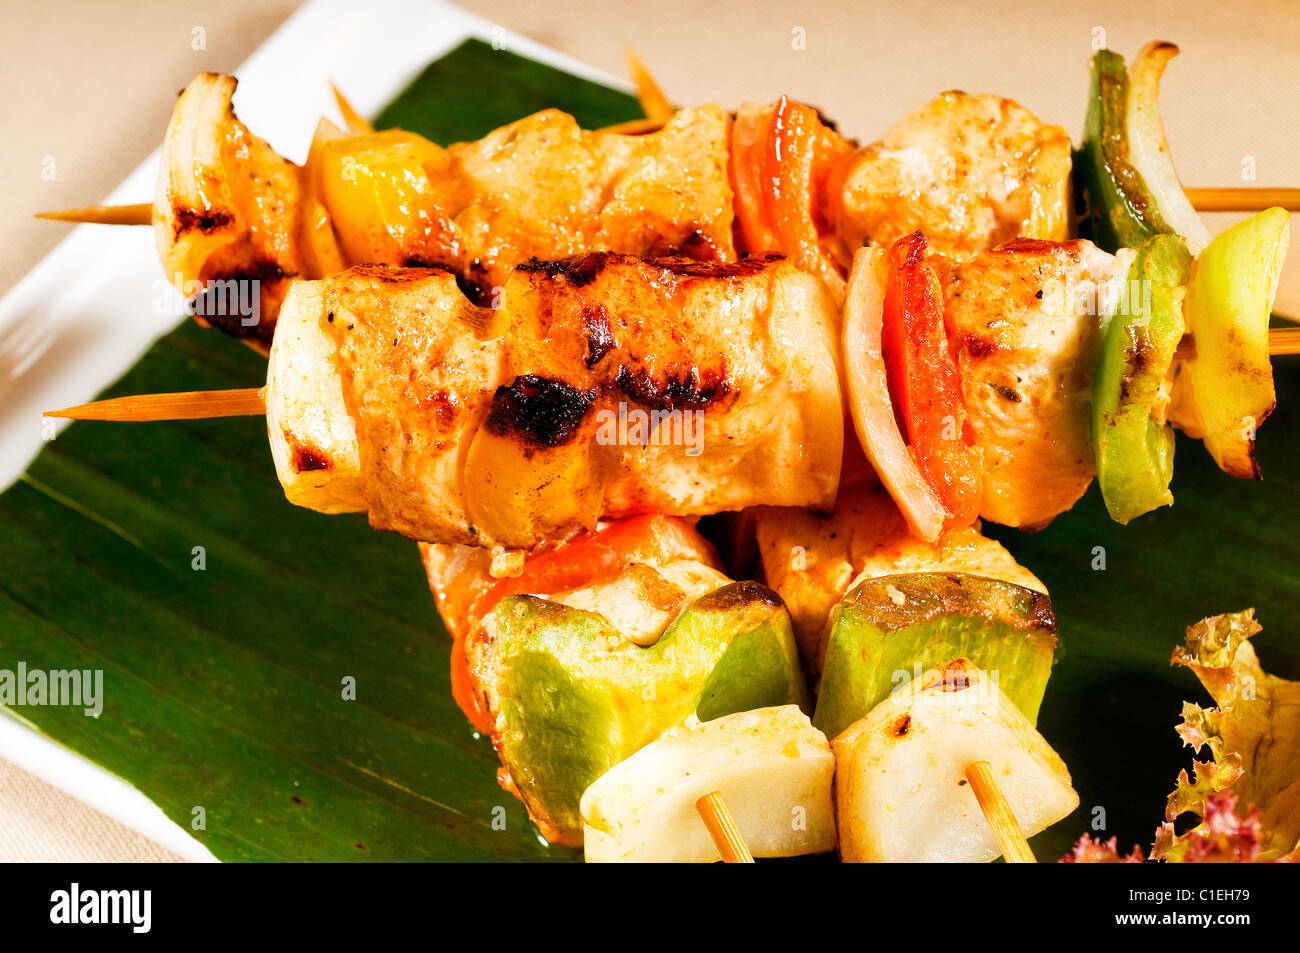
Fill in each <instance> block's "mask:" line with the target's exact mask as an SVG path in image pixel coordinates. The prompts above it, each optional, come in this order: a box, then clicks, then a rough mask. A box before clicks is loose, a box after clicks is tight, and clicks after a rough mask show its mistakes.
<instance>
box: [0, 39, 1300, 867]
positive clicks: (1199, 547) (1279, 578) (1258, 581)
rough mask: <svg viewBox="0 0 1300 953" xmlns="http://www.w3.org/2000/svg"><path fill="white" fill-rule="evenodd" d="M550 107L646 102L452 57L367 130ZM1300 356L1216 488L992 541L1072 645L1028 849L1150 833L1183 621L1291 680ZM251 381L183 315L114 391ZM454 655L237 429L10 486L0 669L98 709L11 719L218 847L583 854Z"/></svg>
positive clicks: (428, 617) (1057, 690)
mask: <svg viewBox="0 0 1300 953" xmlns="http://www.w3.org/2000/svg"><path fill="white" fill-rule="evenodd" d="M549 105H555V106H558V107H560V108H563V109H566V110H568V111H571V112H574V113H575V115H577V117H578V119H579V121H581V122H582V123H583V124H584V125H586V126H589V127H591V126H600V125H605V124H608V123H612V122H617V121H619V120H623V119H628V118H632V117H634V116H635V115H636V114H637V110H636V106H635V103H634V101H633V100H632V99H631V97H629V96H627V95H625V94H623V93H618V92H614V91H610V90H606V89H603V88H602V87H600V86H596V85H594V84H591V83H588V82H586V81H582V80H577V79H574V78H573V77H570V76H567V75H566V74H564V73H561V72H558V71H556V70H553V69H551V68H549V67H545V66H541V65H539V64H536V63H533V62H530V61H528V60H524V59H522V58H520V57H517V56H514V55H513V54H510V53H506V52H504V51H493V50H492V49H491V48H490V47H488V46H487V45H485V44H481V43H469V44H466V45H464V46H462V47H460V48H458V49H457V50H455V51H453V52H451V53H450V54H448V55H447V56H446V57H444V58H443V59H441V60H439V61H438V62H436V63H434V64H433V65H432V66H430V67H429V69H428V70H426V71H425V73H424V74H423V75H422V76H421V77H420V78H419V79H418V80H417V81H416V83H415V84H414V85H413V87H412V88H411V89H410V90H408V91H407V92H406V93H405V94H403V96H402V97H401V98H400V99H399V100H398V102H396V103H395V104H394V105H392V106H390V107H389V108H388V109H387V110H385V111H384V113H383V114H382V115H381V117H380V119H379V124H380V125H402V126H403V127H405V128H408V129H412V130H414V131H418V132H421V133H424V134H427V135H429V136H431V137H432V138H435V139H437V140H439V141H443V142H449V141H453V140H465V139H471V138H474V137H476V136H479V135H481V134H483V133H484V132H486V131H487V130H488V129H490V128H492V127H495V126H497V125H500V124H502V123H504V122H508V121H510V120H513V119H517V118H519V117H521V116H523V115H526V114H527V113H529V112H531V111H533V110H536V109H539V108H542V107H544V106H549ZM1298 372H1300V368H1295V367H1294V366H1288V363H1287V362H1285V361H1280V362H1278V382H1277V384H1278V411H1277V413H1276V414H1275V415H1274V417H1273V418H1271V419H1270V420H1269V422H1268V424H1267V425H1266V426H1265V427H1264V428H1263V430H1262V431H1261V433H1260V441H1259V451H1260V460H1261V465H1262V468H1263V471H1264V476H1265V481H1264V482H1263V483H1262V484H1258V483H1246V482H1239V481H1234V480H1232V479H1231V478H1229V477H1226V476H1224V475H1222V474H1221V473H1219V472H1218V471H1217V470H1216V469H1215V468H1214V465H1213V463H1212V462H1211V461H1210V460H1209V457H1208V455H1206V454H1205V452H1204V451H1203V450H1202V449H1201V448H1200V447H1199V446H1196V445H1192V444H1191V443H1190V442H1188V443H1187V445H1186V446H1184V447H1182V448H1180V451H1179V454H1178V460H1179V466H1178V472H1177V474H1176V475H1175V478H1174V485H1173V490H1174V494H1175V497H1176V500H1177V502H1176V504H1175V506H1174V507H1173V508H1172V509H1168V510H1163V511H1160V512H1158V513H1152V514H1149V515H1148V516H1144V517H1141V518H1140V519H1138V520H1135V521H1134V522H1133V523H1132V524H1130V525H1129V526H1128V527H1119V526H1116V525H1114V524H1112V523H1111V522H1110V521H1109V520H1108V519H1107V518H1106V514H1105V509H1104V507H1103V506H1102V505H1101V501H1100V498H1099V496H1098V495H1097V493H1096V491H1095V490H1094V491H1093V492H1091V493H1090V494H1089V495H1088V497H1087V498H1085V500H1084V501H1083V502H1081V503H1080V504H1079V505H1078V506H1077V507H1076V508H1075V509H1074V511H1072V512H1071V513H1069V514H1067V515H1066V516H1064V517H1062V518H1061V519H1059V520H1057V521H1056V522H1055V523H1054V524H1053V525H1052V526H1051V527H1049V528H1048V529H1047V530H1046V531H1044V532H1041V533H1038V534H1032V535H1031V534H1023V533H1017V532H1015V531H1013V530H999V531H998V535H999V536H1000V537H1001V538H1003V539H1004V540H1005V541H1006V542H1007V544H1008V545H1009V546H1010V547H1011V548H1012V549H1013V551H1015V552H1016V554H1017V556H1018V557H1019V558H1020V559H1022V561H1024V562H1025V563H1026V564H1027V565H1028V566H1030V567H1031V568H1032V569H1033V570H1034V571H1035V572H1036V573H1037V574H1038V575H1039V576H1040V577H1041V578H1042V579H1043V580H1044V582H1046V583H1047V584H1048V586H1049V587H1050V589H1051V591H1052V595H1053V601H1054V605H1055V608H1056V614H1057V622H1058V626H1059V633H1060V636H1061V639H1062V643H1063V652H1062V655H1061V658H1060V660H1059V661H1058V663H1057V667H1056V669H1055V673H1054V675H1053V677H1052V680H1051V682H1050V683H1049V685H1048V688H1047V697H1046V699H1045V701H1044V704H1043V709H1042V713H1041V715H1040V719H1039V727H1040V729H1041V730H1042V731H1043V732H1044V733H1045V734H1046V735H1047V737H1048V739H1049V740H1050V741H1051V742H1052V743H1053V744H1054V745H1056V746H1057V747H1058V750H1059V751H1060V752H1061V755H1062V756H1063V757H1064V758H1065V760H1066V762H1067V764H1069V766H1070V769H1071V771H1072V773H1073V775H1074V779H1075V783H1076V786H1077V787H1078V789H1079V792H1080V796H1081V799H1082V806H1081V808H1080V810H1079V811H1078V812H1076V813H1075V814H1074V815H1073V816H1071V817H1070V818H1068V819H1067V820H1065V821H1063V822H1062V823H1061V824H1059V825H1057V827H1056V828H1054V829H1053V830H1052V831H1049V832H1047V833H1045V834H1043V835H1040V837H1039V838H1037V839H1036V847H1037V849H1038V852H1039V856H1040V857H1041V858H1043V859H1051V858H1054V857H1056V856H1058V855H1059V854H1060V853H1063V852H1064V851H1065V850H1066V848H1067V847H1068V846H1069V844H1070V843H1071V842H1072V841H1073V840H1074V838H1075V837H1076V836H1077V835H1078V834H1079V833H1082V832H1083V831H1084V830H1091V831H1092V832H1093V833H1094V834H1102V835H1105V836H1110V835H1111V834H1117V835H1118V836H1119V838H1120V841H1121V843H1122V844H1124V845H1127V844H1129V843H1131V842H1139V843H1142V844H1144V845H1145V844H1148V843H1149V841H1150V838H1151V835H1152V832H1153V831H1154V828H1155V826H1156V824H1157V822H1158V821H1159V820H1160V815H1161V811H1162V809H1163V805H1164V799H1165V795H1166V794H1167V793H1168V791H1169V790H1170V789H1171V788H1172V786H1173V782H1174V777H1175V775H1176V773H1177V770H1178V769H1179V768H1180V767H1182V766H1184V765H1185V764H1187V763H1188V761H1189V755H1188V752H1186V751H1185V750H1184V749H1180V746H1179V742H1178V740H1177V738H1176V737H1175V735H1174V730H1173V729H1174V725H1175V723H1176V722H1177V721H1178V716H1179V710H1180V705H1181V701H1182V699H1184V698H1201V697H1203V696H1202V693H1201V690H1200V688H1199V687H1198V686H1197V685H1196V683H1195V680H1194V679H1193V677H1192V676H1191V675H1190V674H1188V673H1186V672H1183V671H1174V670H1172V669H1171V668H1170V667H1169V654H1170V652H1171V651H1172V649H1173V647H1174V645H1175V644H1177V643H1178V642H1179V641H1180V640H1181V637H1182V630H1183V627H1184V626H1186V625H1188V624H1190V623H1192V622H1195V621H1196V620H1198V619H1200V618H1201V617H1202V616H1205V615H1208V614H1210V613H1213V612H1222V611H1226V610H1232V609H1239V608H1243V607H1245V606H1255V607H1256V608H1257V609H1258V612H1259V618H1260V621H1261V622H1262V623H1263V625H1264V628H1265V631H1264V632H1263V633H1262V634H1261V635H1259V636H1257V637H1256V639H1255V642H1256V643H1257V647H1258V649H1259V652H1260V655H1261V658H1262V659H1263V660H1264V663H1265V665H1266V667H1268V666H1271V667H1272V669H1273V670H1274V671H1276V672H1277V673H1278V674H1281V675H1285V676H1288V677H1292V678H1294V677H1297V675H1300V651H1298V646H1297V643H1296V641H1295V639H1294V638H1293V633H1294V632H1295V631H1296V630H1297V627H1296V626H1295V624H1294V623H1293V620H1292V619H1291V617H1290V615H1289V613H1288V611H1287V610H1288V609H1290V608H1291V607H1293V606H1295V605H1297V595H1298V594H1300V592H1298V591H1297V590H1300V579H1298V578H1297V569H1296V567H1297V566H1300V540H1298V538H1297V534H1296V533H1295V531H1294V529H1293V523H1294V520H1295V516H1296V512H1297V510H1296V507H1297V503H1296V501H1297V500H1300V486H1297V480H1296V478H1295V475H1294V463H1293V459H1292V457H1293V455H1292V454H1290V453H1289V451H1288V446H1287V445H1288V439H1287V437H1288V435H1290V434H1294V433H1296V430H1297V428H1300V419H1297V414H1296V413H1295V408H1296V407H1297V402H1298V401H1300V373H1298ZM264 376H265V364H264V362H263V361H262V360H261V359H260V358H258V357H257V356H256V355H255V354H253V353H252V352H251V351H249V350H248V349H246V348H244V347H243V346H242V345H240V344H238V343H237V342H235V341H232V340H230V339H228V338H225V337H223V336H221V335H219V334H217V333H215V332H211V331H203V330H201V329H199V328H198V327H196V326H195V325H193V324H189V323H187V324H186V325H185V326H183V327H181V328H180V329H179V330H177V331H175V332H174V333H172V334H171V335H169V336H168V337H166V338H165V339H163V340H162V341H160V342H159V343H158V344H157V345H156V346H155V347H154V348H153V349H152V350H151V351H150V352H149V353H148V354H147V355H146V356H145V357H144V358H143V360H142V361H141V362H140V363H139V364H138V365H137V366H136V367H135V368H134V369H133V370H132V371H130V372H129V373H128V374H127V375H126V377H124V378H123V379H122V380H121V381H120V382H119V383H118V384H116V385H115V386H114V387H113V388H111V390H110V391H109V395H115V394H128V393H143V392H151V391H173V390H189V389H197V388H223V387H248V386H256V385H258V384H260V383H262V381H263V378H264ZM199 546H201V547H203V553H204V558H205V560H206V568H205V569H202V570H196V569H194V568H193V564H194V560H195V558H196V557H195V549H194V548H195V547H199ZM1096 547H1103V548H1104V551H1105V560H1106V568H1105V570H1103V571H1094V570H1093V569H1092V565H1093V563H1094V560H1095V559H1096V557H1097V551H1096ZM449 647H450V643H449V640H448V639H447V637H446V635H445V632H444V631H443V629H442V627H441V625H440V624H439V622H438V620H437V618H436V615H435V613H434V610H433V605H432V600H431V598H430V596H429V594H428V590H427V588H426V586H425V581H424V575H423V572H422V570H421V567H420V564H419V559H418V556H417V553H416V550H415V547H414V546H413V545H412V544H411V543H410V542H408V541H406V540H403V539H401V538H399V537H397V536H395V535H392V534H386V533H376V532H374V531H372V530H371V529H370V528H369V527H368V526H367V525H366V522H365V520H364V518H362V517H354V516H323V515H320V514H316V513H311V512H307V511H305V510H300V509H296V508H295V507H292V506H290V505H289V504H287V503H286V502H285V501H284V497H283V494H282V493H281V491H280V487H279V484H278V483H277V481H276V479H275V474H274V470H273V468H272V465H271V461H270V454H269V452H268V449H267V445H266V434H265V428H264V426H262V424H261V423H260V422H259V421H258V420H257V419H255V418H236V419H230V420H214V421H192V422H178V423H171V424H94V423H79V424H74V425H72V426H71V427H69V428H68V429H67V430H66V431H64V432H63V433H62V434H61V435H60V436H59V437H58V439H57V440H55V441H53V442H51V443H50V445H49V446H48V448H47V449H46V450H45V451H44V452H43V453H42V454H41V456H40V457H39V458H38V459H37V460H36V462H35V463H34V464H33V465H32V467H31V469H30V471H29V472H28V474H27V475H26V476H25V477H24V478H23V479H22V480H20V481H19V482H18V483H17V484H15V486H14V487H12V488H11V489H10V490H8V491H7V492H6V493H4V494H3V495H2V496H0V669H11V670H12V669H14V668H16V666H17V664H18V662H19V661H24V662H25V663H26V664H27V666H28V668H29V669H73V668H77V669H85V668H92V669H96V668H97V669H102V670H103V671H104V710H103V712H102V714H101V715H100V716H99V717H98V718H91V717H87V716H85V715H84V714H82V712H81V709H79V708H78V709H70V708H58V707H34V706H28V707H23V708H21V709H18V710H17V712H16V713H17V714H19V715H21V717H23V718H25V719H27V720H28V721H30V722H31V723H32V724H34V725H35V726H36V727H37V728H39V729H40V730H41V731H43V732H45V733H46V734H48V735H49V736H51V737H53V738H55V739H57V740H58V741H60V742H62V743H63V744H65V745H67V746H68V747H70V748H72V749H74V750H76V751H78V752H80V753H82V754H84V755H86V756H87V757H89V758H91V759H92V760H94V761H96V762H98V763H99V764H101V765H103V766H104V767H106V768H107V769H108V770H110V771H112V772H114V773H115V774H117V775H119V776H121V777H123V778H125V779H127V780H128V781H130V782H131V783H132V784H134V785H135V786H136V787H138V788H139V789H140V790H141V791H143V792H144V793H145V794H146V795H147V796H148V797H150V798H151V799H152V800H154V801H155V802H156V803H157V804H158V805H159V806H161V807H162V808H163V810H164V811H166V812H167V814H168V815H169V816H170V817H172V818H173V819H174V820H176V822H177V823H179V824H181V825H182V826H183V827H185V828H186V829H187V830H189V829H191V820H192V818H193V811H194V808H196V807H202V808H203V809H204V813H205V815H206V817H205V820H206V827H205V829H203V830H195V831H193V833H194V836H195V837H197V838H198V839H199V840H201V841H202V842H203V843H204V844H205V845H207V847H208V848H209V849H210V850H211V851H212V852H213V853H214V854H216V856H218V857H219V858H221V859H223V860H321V861H329V860H426V859H439V860H466V861H469V860H501V859H519V860H567V859H576V858H577V857H578V856H579V853H578V852H575V851H571V850H565V849H558V848H552V847H547V846H545V845H544V844H542V843H541V842H540V840H539V838H538V836H537V834H536V833H535V832H534V830H533V829H532V827H531V826H530V825H529V824H528V822H527V819H526V817H525V815H524V812H523V810H522V808H521V807H520V806H519V805H518V803H517V802H516V801H515V800H514V799H513V798H512V797H510V796H508V795H506V794H504V793H503V792H502V791H501V790H500V789H499V788H498V787H497V785H496V782H495V771H496V764H497V762H496V757H495V755H494V754H493V752H492V749H491V746H490V745H489V744H488V743H487V742H486V741H484V740H481V739H477V738H475V737H474V736H473V735H472V733H471V731H470V729H469V727H468V726H467V724H466V722H465V719H464V717H463V716H462V715H461V714H460V712H459V711H458V710H457V709H456V707H455V705H454V703H453V702H452V700H451V693H450V689H449V684H448V654H449ZM348 677H351V678H353V679H355V683H356V700H355V701H348V700H345V699H344V698H343V686H344V679H345V678H348ZM1096 808H1100V809H1102V810H1103V811H1104V812H1105V818H1104V819H1105V827H1104V829H1102V830H1097V829H1096V828H1094V827H1093V826H1092V820H1093V818H1094V816H1097V815H1096V812H1095V809H1096ZM502 818H503V819H504V822H505V826H504V829H499V828H500V827H501V823H500V820H501V819H502Z"/></svg>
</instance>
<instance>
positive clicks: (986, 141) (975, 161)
mask: <svg viewBox="0 0 1300 953" xmlns="http://www.w3.org/2000/svg"><path fill="white" fill-rule="evenodd" d="M1069 196H1070V137H1069V136H1068V135H1067V134H1066V132H1065V130H1064V129H1062V128H1060V127H1059V126H1049V125H1047V124H1045V123H1043V122H1041V121H1039V120H1038V119H1037V118H1036V117H1035V116H1034V115H1033V114H1032V113H1030V112H1029V111H1028V110H1027V109H1025V108H1024V107H1023V106H1020V105H1019V104H1017V103H1016V102H1014V101H1012V100H1010V99H1003V98H1001V97H1000V96H987V95H981V96H974V95H970V94H967V93H962V92H955V91H954V92H947V93H944V94H943V95H942V96H939V97H938V98H937V99H935V100H933V101H932V102H930V103H929V104H927V105H925V106H923V107H921V108H920V109H918V110H917V111H916V112H913V113H911V114H910V115H908V116H907V117H906V118H904V119H903V120H902V121H901V122H900V123H898V125H896V126H894V128H893V129H891V130H890V131H889V132H888V133H886V134H885V137H884V138H883V139H881V140H879V141H878V142H874V143H872V144H871V145H869V146H866V147H865V148H863V149H860V150H858V151H857V152H856V153H853V154H852V155H850V156H848V157H847V158H846V159H845V160H843V161H842V162H841V163H840V165H839V167H838V168H837V169H836V170H835V172H834V173H832V175H831V178H830V181H829V182H828V185H827V189H826V192H825V194H824V196H823V211H824V214H825V216H826V218H827V220H828V221H829V222H831V223H832V224H833V226H834V227H835V230H836V232H837V233H838V234H839V237H840V238H841V239H842V240H843V242H844V245H845V247H846V248H847V249H849V250H850V252H851V250H852V249H854V248H859V247H861V246H862V245H864V244H871V245H891V244H893V243H894V242H895V241H897V240H898V239H900V238H902V237H903V236H904V235H909V234H911V233H912V232H914V231H916V230H917V229H921V230H923V231H924V232H925V234H926V236H927V237H928V238H929V239H930V248H931V250H932V251H934V252H936V253H938V254H943V255H949V256H952V257H954V258H967V257H969V256H971V255H973V254H975V253H976V252H979V251H984V250H985V249H988V248H992V247H993V246H994V245H997V244H998V243H1000V242H1003V241H1005V240H1007V239H1010V238H1015V237H1025V238H1041V239H1048V240H1052V241H1062V240H1064V239H1065V238H1066V236H1067V233H1068V228H1069ZM842 264H843V265H844V266H845V267H848V264H849V262H848V261H847V260H846V261H844V262H842Z"/></svg>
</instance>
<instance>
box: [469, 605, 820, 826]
mask: <svg viewBox="0 0 1300 953" xmlns="http://www.w3.org/2000/svg"><path fill="white" fill-rule="evenodd" d="M489 619H490V622H489V623H488V624H485V631H486V632H488V633H489V638H488V639H487V641H486V642H484V643H482V644H481V645H471V649H470V651H471V652H472V653H486V655H483V656H481V657H479V658H472V659H471V661H472V662H473V663H475V667H476V668H477V669H478V670H479V671H482V672H485V673H486V677H485V679H484V682H485V684H484V691H485V693H486V694H487V696H488V702H489V709H490V710H491V712H492V714H493V716H494V717H495V718H496V720H497V722H498V725H499V726H501V727H499V729H498V730H497V731H496V732H494V737H493V739H492V740H493V743H494V744H495V745H496V747H497V751H498V752H499V754H500V755H501V761H502V763H503V764H504V765H505V767H506V770H507V771H508V772H509V773H510V776H511V778H512V780H513V781H514V785H515V788H516V789H517V790H518V791H519V793H520V796H521V797H522V798H523V800H524V803H525V804H527V805H528V809H529V813H530V814H531V815H532V816H533V818H534V819H535V820H537V821H538V822H539V824H541V825H542V826H543V827H544V828H548V829H549V831H548V832H549V833H552V834H558V835H559V838H560V839H561V840H563V841H565V842H567V843H577V842H580V840H581V835H582V829H583V828H582V818H581V816H580V814H579V811H578V802H579V800H580V799H581V798H582V793H583V792H584V791H585V790H586V789H587V787H588V786H590V784H591V783H592V782H593V781H595V780H596V779H597V778H598V777H600V776H601V775H602V774H604V773H605V772H606V771H607V770H609V769H610V768H611V767H613V766H614V765H615V764H617V763H618V762H620V761H622V760H624V759H625V758H628V757H629V756H631V755H632V754H634V753H635V752H636V751H637V750H639V749H640V748H642V747H644V746H645V745H647V744H649V743H650V742H651V741H653V740H655V739H656V738H658V737H659V736H660V735H661V734H663V733H664V732H665V731H667V730H668V729H669V728H673V727H676V726H678V725H680V724H682V723H683V722H684V721H685V720H686V719H687V718H688V717H690V716H691V715H696V716H697V717H699V718H700V720H702V721H709V720H712V719H714V718H720V717H721V716H723V715H729V714H731V713H733V712H737V711H748V710H750V709H754V708H765V707H769V706H777V705H789V704H796V705H799V706H801V707H803V708H805V709H806V708H808V706H809V700H808V688H807V683H806V681H805V678H804V674H803V671H802V669H801V668H800V666H799V652H798V647H797V645H796V643H795V639H794V631H793V628H792V627H791V623H790V616H789V613H788V612H787V610H786V608H785V604H784V603H783V602H782V601H781V599H780V597H779V596H777V595H776V593H774V592H772V590H770V589H768V588H766V587H765V586H760V585H758V584H757V583H749V582H741V583H732V584H730V585H727V586H723V587H722V588H720V589H717V590H714V591H713V592H711V593H708V594H706V595H704V596H701V597H700V598H699V599H696V600H695V601H694V602H693V603H691V604H690V605H689V606H687V607H686V609H685V610H683V612H682V614H681V615H680V616H678V618H677V619H676V620H675V621H674V622H673V623H672V624H671V625H670V626H669V627H668V629H667V631H665V632H664V634H663V635H662V636H661V637H660V638H659V640H658V641H657V642H655V643H654V644H653V645H650V646H640V645H637V644H635V643H634V642H632V641H630V640H628V639H625V638H623V637H622V636H621V635H620V634H619V633H618V632H617V631H616V630H615V629H614V628H612V627H611V626H610V625H609V624H608V623H607V622H606V621H605V620H604V619H603V618H601V617H600V616H598V615H595V614H594V613H591V612H585V611H582V610H580V609H574V608H571V607H569V606H565V605H562V604H560V603H557V602H551V601H548V600H545V599H539V598H537V597H535V596H512V597H510V598H507V599H504V600H502V602H501V604H500V606H498V608H497V609H496V610H495V611H494V612H493V614H492V616H490V617H489Z"/></svg>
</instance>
